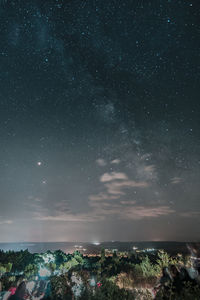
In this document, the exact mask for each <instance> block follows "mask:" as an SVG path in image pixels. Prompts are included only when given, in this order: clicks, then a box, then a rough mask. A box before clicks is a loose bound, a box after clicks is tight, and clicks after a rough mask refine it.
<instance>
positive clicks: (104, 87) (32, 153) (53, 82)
mask: <svg viewBox="0 0 200 300" xmlns="http://www.w3.org/2000/svg"><path fill="white" fill-rule="evenodd" d="M198 9H199V0H196V1H195V0H192V1H189V0H187V1H186V0H185V1H183V0H179V1H178V0H168V1H167V0H151V1H149V0H123V1H122V0H118V1H117V0H108V1H105V0H63V1H62V0H47V1H42V0H30V1H27V0H18V1H17V0H7V1H5V0H4V1H0V242H5V241H44V242H45V241H90V242H94V241H106V240H121V241H128V240H132V241H142V240H153V241H157V240H177V241H196V240H199V239H200V235H199V234H200V201H199V200H200V199H199V194H200V102H199V95H200V80H199V78H200V38H199V36H200V27H199V25H200V16H199V11H198Z"/></svg>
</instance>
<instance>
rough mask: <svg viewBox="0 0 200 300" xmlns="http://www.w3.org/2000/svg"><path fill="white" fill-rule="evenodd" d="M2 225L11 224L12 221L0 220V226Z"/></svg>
mask: <svg viewBox="0 0 200 300" xmlns="http://www.w3.org/2000/svg"><path fill="white" fill-rule="evenodd" d="M4 224H13V221H12V220H1V219H0V225H4Z"/></svg>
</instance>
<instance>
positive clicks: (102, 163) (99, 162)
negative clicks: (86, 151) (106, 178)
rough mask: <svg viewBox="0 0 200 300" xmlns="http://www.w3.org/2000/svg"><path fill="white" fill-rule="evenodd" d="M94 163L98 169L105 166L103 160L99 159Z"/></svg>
mask: <svg viewBox="0 0 200 300" xmlns="http://www.w3.org/2000/svg"><path fill="white" fill-rule="evenodd" d="M96 163H97V165H98V166H100V167H105V166H106V165H107V163H106V161H105V160H104V159H103V158H99V159H97V160H96Z"/></svg>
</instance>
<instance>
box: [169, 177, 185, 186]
mask: <svg viewBox="0 0 200 300" xmlns="http://www.w3.org/2000/svg"><path fill="white" fill-rule="evenodd" d="M182 181H183V180H182V178H181V177H173V178H171V183H172V184H178V183H181V182H182Z"/></svg>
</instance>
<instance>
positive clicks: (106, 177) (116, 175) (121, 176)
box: [100, 172, 128, 182]
mask: <svg viewBox="0 0 200 300" xmlns="http://www.w3.org/2000/svg"><path fill="white" fill-rule="evenodd" d="M127 179H128V177H127V175H126V174H125V173H121V172H111V173H104V174H103V175H102V176H101V177H100V181H101V182H108V181H113V180H127Z"/></svg>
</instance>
